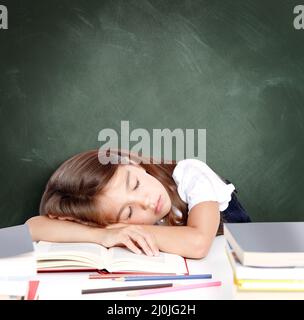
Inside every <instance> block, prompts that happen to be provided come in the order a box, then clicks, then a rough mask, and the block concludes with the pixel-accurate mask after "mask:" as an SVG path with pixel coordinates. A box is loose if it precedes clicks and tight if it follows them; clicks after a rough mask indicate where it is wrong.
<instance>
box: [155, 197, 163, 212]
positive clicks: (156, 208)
mask: <svg viewBox="0 0 304 320" xmlns="http://www.w3.org/2000/svg"><path fill="white" fill-rule="evenodd" d="M161 206H162V202H161V196H159V198H158V200H157V202H156V206H155V213H159V211H160V208H161Z"/></svg>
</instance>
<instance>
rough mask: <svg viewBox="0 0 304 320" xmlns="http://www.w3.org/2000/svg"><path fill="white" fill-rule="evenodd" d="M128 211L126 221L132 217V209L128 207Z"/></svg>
mask: <svg viewBox="0 0 304 320" xmlns="http://www.w3.org/2000/svg"><path fill="white" fill-rule="evenodd" d="M129 209H130V212H129V214H128V219H130V218H131V217H132V214H133V211H132V208H131V207H129Z"/></svg>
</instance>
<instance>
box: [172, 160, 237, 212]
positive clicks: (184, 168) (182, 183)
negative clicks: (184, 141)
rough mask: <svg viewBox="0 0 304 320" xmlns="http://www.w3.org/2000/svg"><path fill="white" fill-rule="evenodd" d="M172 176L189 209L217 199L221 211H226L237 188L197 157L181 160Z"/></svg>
mask: <svg viewBox="0 0 304 320" xmlns="http://www.w3.org/2000/svg"><path fill="white" fill-rule="evenodd" d="M172 177H173V179H174V181H175V183H176V184H177V191H178V193H179V196H180V197H181V199H182V200H183V201H185V202H186V203H188V209H189V211H190V210H191V209H192V208H193V207H194V206H195V205H196V204H198V203H200V202H203V201H217V202H218V203H219V209H220V211H224V210H225V209H226V208H227V207H228V204H229V201H230V200H231V193H232V192H233V191H234V190H235V187H234V185H233V184H232V183H230V184H226V183H225V182H224V181H223V180H222V179H221V178H220V177H219V176H218V175H217V174H216V173H215V172H214V171H213V170H212V169H211V168H210V167H209V166H208V165H207V164H206V163H204V162H203V161H200V160H197V159H186V160H181V161H179V162H178V163H177V165H176V167H175V169H174V171H173V175H172Z"/></svg>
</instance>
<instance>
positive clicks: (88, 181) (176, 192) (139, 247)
mask: <svg viewBox="0 0 304 320" xmlns="http://www.w3.org/2000/svg"><path fill="white" fill-rule="evenodd" d="M122 160H123V161H122ZM156 163H159V162H155V160H153V159H152V158H150V159H148V158H145V157H140V156H138V155H135V154H132V153H130V152H123V151H121V150H113V149H112V150H111V151H110V150H106V151H105V150H91V151H87V152H83V153H81V154H78V155H76V156H74V157H72V158H71V159H69V160H67V161H65V162H64V163H63V164H62V165H61V166H60V167H59V168H58V169H57V170H56V171H55V173H54V174H53V175H52V176H51V178H50V180H49V181H48V183H47V186H46V189H45V191H44V194H43V196H42V199H41V203H40V216H38V217H32V218H30V219H29V220H28V221H27V223H28V225H29V227H30V231H31V234H32V237H33V240H34V241H38V240H45V241H54V242H95V243H99V244H101V245H103V246H105V247H108V248H109V247H112V246H126V247H127V248H129V249H130V250H131V251H133V252H135V253H137V254H140V253H142V252H143V253H145V254H147V255H158V253H159V250H161V251H165V252H169V253H175V254H178V255H181V256H184V257H186V258H198V259H199V258H202V257H205V256H206V255H207V253H208V251H209V248H210V246H211V244H212V241H213V239H214V237H215V236H216V235H218V234H222V226H223V222H250V218H249V217H248V215H247V214H246V212H245V210H244V209H243V207H242V206H241V204H240V203H239V202H238V200H237V198H236V195H235V192H236V191H235V187H234V186H233V184H231V183H230V182H229V181H227V183H225V182H224V181H223V180H222V179H221V178H220V177H219V176H218V175H217V174H216V173H215V172H214V171H212V170H211V169H210V168H209V167H208V166H207V165H206V164H205V163H204V162H202V161H200V160H196V159H187V160H181V161H179V162H178V163H175V162H173V163H172V164H164V163H160V164H156Z"/></svg>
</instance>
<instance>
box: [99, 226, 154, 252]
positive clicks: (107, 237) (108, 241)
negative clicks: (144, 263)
mask: <svg viewBox="0 0 304 320" xmlns="http://www.w3.org/2000/svg"><path fill="white" fill-rule="evenodd" d="M104 231H105V232H104V236H103V239H102V240H101V242H102V243H101V244H102V245H103V246H105V247H107V248H110V247H114V246H121V245H124V246H126V247H127V248H128V249H130V250H131V251H132V252H134V253H137V254H141V253H142V251H143V252H144V253H145V254H146V255H148V256H153V255H155V256H157V255H158V254H159V250H158V247H157V245H156V240H155V238H154V237H153V236H152V234H151V233H149V232H147V231H145V230H144V229H143V228H142V227H141V226H138V225H130V224H123V223H117V224H112V225H110V226H108V227H106V228H105V229H104ZM139 247H140V248H141V249H140V248H139Z"/></svg>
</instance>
